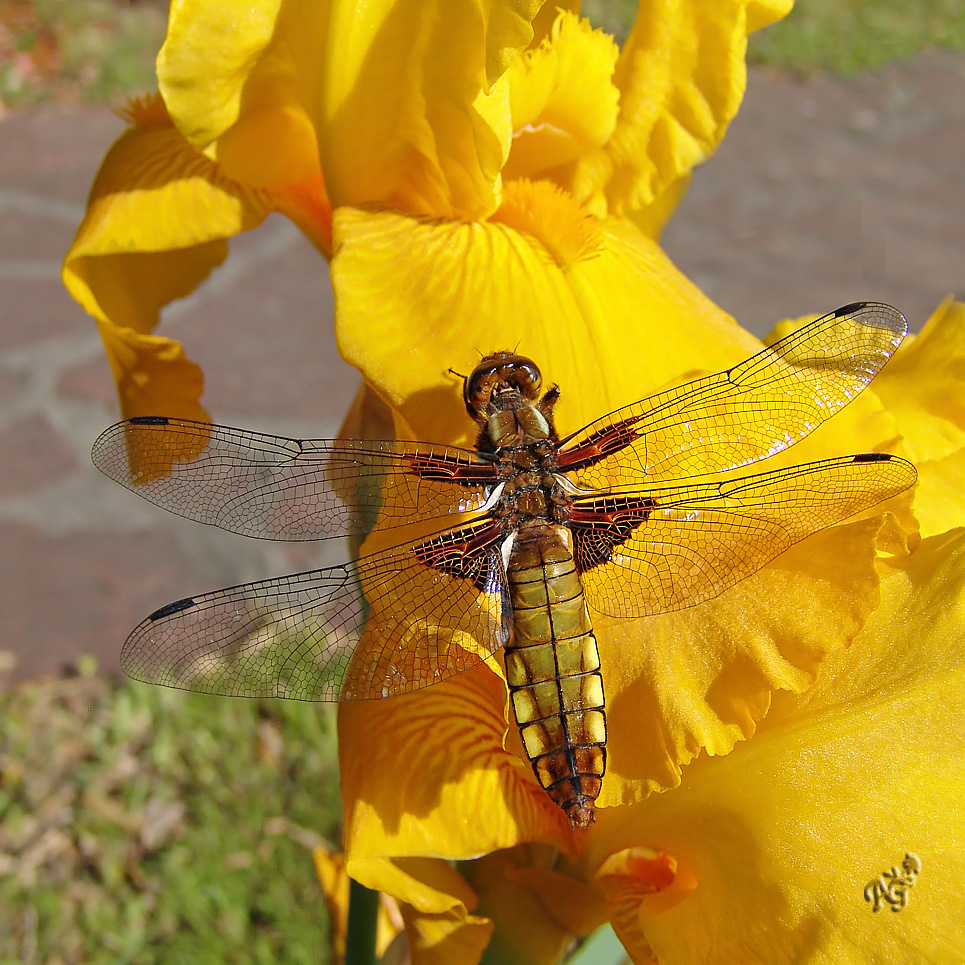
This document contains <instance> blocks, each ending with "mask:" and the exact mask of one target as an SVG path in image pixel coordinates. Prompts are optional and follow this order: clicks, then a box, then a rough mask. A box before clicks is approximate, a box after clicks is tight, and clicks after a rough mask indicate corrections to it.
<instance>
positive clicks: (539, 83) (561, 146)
mask: <svg viewBox="0 0 965 965" xmlns="http://www.w3.org/2000/svg"><path fill="white" fill-rule="evenodd" d="M618 55H619V48H618V47H617V45H616V44H615V43H614V41H613V38H612V37H610V36H608V35H607V34H605V33H603V31H602V30H593V29H592V27H591V26H590V24H589V22H588V21H586V20H580V19H579V18H578V17H576V16H574V15H573V14H569V13H565V12H564V13H561V14H559V17H558V19H557V20H556V23H555V24H554V25H553V28H552V31H551V32H550V34H549V36H547V37H546V38H545V39H544V40H543V42H542V43H541V44H540V46H539V47H537V48H535V49H533V50H528V51H526V53H524V54H523V55H522V56H521V57H520V58H519V59H518V60H516V61H515V63H514V64H513V65H512V67H511V68H510V70H509V74H508V79H509V87H510V100H511V104H512V117H513V147H512V151H511V152H510V155H509V160H508V161H507V163H506V166H505V168H504V169H503V177H504V178H506V179H510V178H517V177H523V176H525V177H529V178H537V177H544V176H551V174H550V173H549V172H552V171H553V169H555V168H558V167H560V166H563V165H570V164H571V163H572V162H573V161H575V160H576V159H577V158H579V157H582V156H583V155H585V154H588V153H590V152H591V151H594V150H598V149H599V148H601V147H602V146H603V145H604V144H605V143H606V140H607V138H608V137H609V136H610V134H611V133H612V131H613V128H614V125H615V124H616V120H617V101H618V99H619V92H618V91H617V89H616V87H615V86H614V85H613V83H612V81H611V77H612V75H613V69H614V67H615V65H616V60H617V56H618Z"/></svg>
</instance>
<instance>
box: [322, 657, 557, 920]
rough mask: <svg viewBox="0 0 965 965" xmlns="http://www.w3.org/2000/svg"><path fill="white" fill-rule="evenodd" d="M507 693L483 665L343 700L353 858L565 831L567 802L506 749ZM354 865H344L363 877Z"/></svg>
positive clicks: (548, 836) (460, 851)
mask: <svg viewBox="0 0 965 965" xmlns="http://www.w3.org/2000/svg"><path fill="white" fill-rule="evenodd" d="M505 700H506V696H505V690H504V686H503V682H502V680H501V679H500V678H499V677H498V676H496V675H495V674H493V673H492V672H491V671H490V670H489V669H488V668H487V667H486V666H480V667H478V668H477V669H475V670H471V671H469V672H467V673H464V674H461V675H460V676H458V677H455V678H453V679H452V680H449V681H447V682H444V683H440V684H436V685H435V686H433V687H429V688H428V689H426V690H424V691H421V692H419V693H416V694H413V695H411V696H406V697H399V698H393V699H391V700H378V701H358V702H354V703H345V704H342V705H341V706H340V707H339V759H340V762H341V774H342V796H343V800H344V806H345V850H346V853H347V854H348V855H349V856H350V859H351V860H352V861H353V862H354V861H363V860H367V859H369V858H378V859H381V858H385V857H390V858H391V857H400V856H405V855H412V854H417V855H435V856H440V857H446V858H470V857H475V856H477V855H479V854H482V853H485V852H488V851H495V850H497V849H500V848H507V847H511V846H512V845H515V844H518V843H520V842H522V841H539V840H551V841H553V840H555V841H557V842H558V843H560V844H561V845H562V844H563V842H565V841H566V840H567V833H568V831H567V828H565V827H564V823H565V819H564V817H563V812H562V811H560V810H559V809H558V808H556V807H555V805H553V804H552V803H551V802H550V800H549V798H548V797H547V796H546V794H545V793H544V792H543V791H542V790H541V789H540V788H539V786H538V785H537V784H536V780H535V778H534V777H533V775H532V771H531V770H530V768H529V765H528V764H526V763H524V762H523V761H522V760H519V759H517V758H516V757H514V756H512V755H510V754H507V753H506V752H505V751H504V750H503V736H504V734H505V733H506V720H505V717H504V704H505ZM386 735H391V737H390V738H389V739H386ZM454 815H455V816H459V815H463V816H464V819H459V818H458V817H457V818H455V819H454V817H453V816H454ZM360 867H361V866H357V865H355V864H352V865H351V866H350V868H349V871H350V873H351V875H352V877H354V878H358V879H359V880H362V881H365V880H366V879H364V878H361V877H360V876H359V874H358V873H356V872H357V870H358V869H359V868H360ZM376 886H377V887H379V888H381V889H382V890H386V891H389V892H390V893H392V894H394V895H396V896H398V897H401V898H402V899H403V900H406V901H411V899H409V898H405V896H404V895H400V893H399V892H398V891H397V890H393V889H392V888H390V887H387V886H386V885H385V884H384V882H383V883H377V885H376ZM426 910H428V909H426ZM436 911H438V909H436Z"/></svg>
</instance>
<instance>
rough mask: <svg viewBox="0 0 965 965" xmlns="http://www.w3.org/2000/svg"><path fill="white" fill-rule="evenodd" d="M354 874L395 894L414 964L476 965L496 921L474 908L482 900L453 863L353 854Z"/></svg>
mask: <svg viewBox="0 0 965 965" xmlns="http://www.w3.org/2000/svg"><path fill="white" fill-rule="evenodd" d="M348 868H349V872H350V873H351V875H352V877H353V878H354V879H355V880H357V881H359V882H361V883H362V884H364V885H365V886H366V887H368V888H373V889H378V890H381V891H383V892H384V893H386V894H389V895H392V897H393V898H395V899H396V900H397V901H398V902H399V910H400V912H401V914H402V918H403V921H404V922H405V932H406V937H407V938H408V942H409V952H410V954H411V960H412V962H413V963H414V965H475V963H477V962H478V961H479V959H480V957H481V955H482V952H483V950H484V949H485V948H486V946H487V945H488V944H489V940H490V937H491V935H492V931H493V926H492V922H491V921H489V920H488V919H487V918H484V917H481V916H479V915H474V914H471V913H470V912H471V911H472V910H473V909H474V908H475V907H476V905H477V904H478V902H479V899H478V897H477V895H476V894H475V892H474V891H473V890H472V888H471V887H470V886H469V885H468V884H467V882H466V880H465V879H464V878H463V877H462V876H461V875H460V874H459V872H458V871H456V869H455V868H453V867H452V866H451V865H450V864H449V863H448V862H446V861H441V860H439V859H438V858H422V857H419V858H398V859H395V860H389V859H387V858H353V857H351V855H349V861H348Z"/></svg>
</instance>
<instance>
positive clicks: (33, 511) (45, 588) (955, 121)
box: [0, 52, 965, 676]
mask: <svg viewBox="0 0 965 965" xmlns="http://www.w3.org/2000/svg"><path fill="white" fill-rule="evenodd" d="M121 126H122V125H121V122H120V121H119V120H118V119H117V118H116V117H114V116H113V115H111V114H110V113H109V112H108V111H106V110H94V109H90V108H85V109H74V110H71V111H66V112H63V111H43V112H38V113H36V114H30V115H14V116H11V117H8V118H6V119H5V120H3V121H2V122H0V293H2V297H0V453H2V458H0V568H2V578H0V650H10V651H13V652H14V653H15V654H16V655H17V658H18V670H17V673H18V674H19V675H20V676H30V675H35V674H39V673H47V672H56V671H58V670H59V669H60V668H61V667H62V666H63V665H64V664H67V663H70V662H71V661H72V660H74V659H76V657H77V656H78V655H79V654H82V653H94V654H95V655H96V656H97V657H98V658H99V660H100V663H101V666H102V667H103V668H104V669H105V670H106V671H112V670H115V669H116V667H117V654H118V652H119V650H120V645H121V643H122V641H123V639H124V637H125V635H126V633H127V632H128V631H129V630H130V629H131V628H132V627H133V626H134V625H135V624H136V623H137V622H138V621H139V620H140V619H142V618H143V617H144V615H145V614H146V613H148V612H149V611H150V610H152V609H154V608H155V607H157V606H159V605H161V604H163V603H167V602H169V601H171V600H173V599H176V598H178V597H180V596H184V595H188V594H190V593H194V592H198V591H201V590H204V589H210V588H214V587H216V586H223V585H227V584H231V583H236V582H241V581H245V580H251V579H257V578H259V577H263V576H269V575H276V574H279V573H283V572H291V571H294V570H297V569H303V568H307V567H309V566H313V565H325V564H326V563H331V562H337V561H338V560H339V559H340V558H342V553H343V550H342V548H341V547H340V546H338V545H334V546H328V545H326V544H312V545H306V544H299V545H293V546H288V545H284V544H270V543H262V542H258V541H254V540H245V539H243V538H242V537H236V536H232V535H230V534H226V533H221V532H219V531H216V530H213V529H211V528H208V527H203V526H199V525H197V524H193V523H189V522H187V521H185V520H181V519H178V518H175V517H171V516H168V515H167V514H164V513H162V512H161V511H160V510H156V509H154V508H152V507H150V506H148V505H147V504H145V503H144V502H143V501H142V500H140V499H138V498H137V497H135V496H133V495H132V494H130V493H127V492H125V491H124V490H122V489H120V488H119V487H117V486H115V485H114V484H112V483H110V482H109V481H107V480H106V479H104V478H103V477H101V476H100V475H99V474H98V473H97V472H96V470H94V469H93V467H92V466H91V465H90V461H89V450H90V445H91V443H92V442H93V440H94V438H95V437H96V435H97V434H98V432H99V431H101V430H102V429H103V428H104V427H105V426H107V425H109V424H110V423H112V422H114V421H116V419H117V409H116V403H115V401H114V390H113V385H112V383H111V379H110V375H109V372H108V367H107V362H106V360H105V359H104V356H103V353H102V350H101V347H100V341H99V339H98V338H97V335H96V333H95V330H94V325H93V323H92V322H91V321H90V319H88V318H87V317H86V316H85V315H84V314H83V312H81V310H80V309H79V308H78V307H77V306H76V305H75V304H74V303H73V301H71V300H70V298H69V297H68V296H67V295H66V293H65V292H64V290H63V288H62V286H61V284H60V280H59V275H60V260H61V258H62V256H63V253H64V251H65V250H66V248H67V246H68V244H69V242H70V240H71V238H72V236H73V233H74V230H75V228H76V225H77V223H78V222H79V220H80V217H81V215H82V212H83V204H84V199H85V197H86V194H87V190H88V188H89V185H90V182H91V179H92V177H93V174H94V172H95V170H96V167H97V164H98V162H99V160H100V158H101V156H102V155H103V153H104V151H105V150H106V148H107V146H108V144H109V143H110V141H111V140H112V139H113V137H115V136H116V135H117V134H118V133H119V132H120V130H121ZM962 157H965V58H963V57H962V56H959V55H953V54H948V53H941V52H936V53H931V54H928V55H925V56H921V57H919V58H917V59H916V60H914V61H911V62H909V63H906V64H899V65H893V66H891V67H889V68H888V69H886V70H883V71H880V72H878V73H876V74H869V75H865V76H862V77H860V78H858V79H856V80H850V81H843V80H838V79H829V78H825V79H818V80H814V81H807V82H805V81H799V80H794V79H790V78H787V77H784V76H781V75H778V74H775V73H773V72H771V71H767V70H754V71H752V72H751V77H750V84H749V89H748V95H747V98H746V101H745V105H744V107H743V109H742V111H741V113H740V114H739V116H738V118H737V120H736V121H735V122H734V124H733V125H732V127H731V131H730V133H729V135H728V137H727V139H726V140H725V142H724V145H723V147H722V148H721V150H720V151H719V152H718V154H717V156H716V157H715V158H713V159H712V161H711V162H710V163H708V164H707V165H706V166H705V167H703V168H702V169H700V170H699V171H698V172H697V173H696V175H695V178H694V182H693V186H692V189H691V191H690V193H689V194H688V196H687V198H686V199H685V201H684V203H683V205H682V208H681V210H680V211H679V212H678V214H677V215H676V217H675V218H674V219H673V221H672V222H671V224H670V226H669V227H668V230H667V233H666V236H665V239H664V242H665V245H666V247H667V249H668V251H669V252H670V254H671V256H672V257H673V258H674V259H675V260H676V261H677V263H678V264H679V265H680V266H681V268H682V269H683V270H684V271H685V272H686V273H687V274H688V275H690V276H691V277H692V278H694V279H695V281H697V283H698V284H700V285H701V286H702V287H703V288H704V289H705V290H706V291H707V293H708V294H709V295H710V296H711V297H712V298H714V299H716V300H717V301H718V302H719V303H720V304H721V305H722V306H723V307H724V308H726V309H727V310H728V311H730V312H732V313H733V314H734V315H735V316H736V317H737V318H738V319H739V320H741V321H742V322H743V323H744V324H746V325H748V326H749V327H751V328H752V329H753V330H755V331H757V332H758V333H761V334H763V333H764V332H765V331H766V330H767V329H768V328H769V327H770V325H771V324H772V323H773V321H775V320H776V319H778V318H781V317H786V316H789V315H797V314H803V313H805V312H809V311H813V312H820V311H825V310H829V309H831V308H834V307H837V306H838V305H840V304H844V303H846V302H849V301H853V300H855V299H860V298H874V299H881V300H885V301H891V302H893V303H894V304H896V305H897V306H898V307H900V308H901V309H902V310H903V311H905V312H906V314H907V315H908V316H909V319H910V320H911V322H912V325H913V327H920V326H921V324H922V323H923V322H924V320H925V318H927V316H928V314H929V312H930V311H931V309H932V308H933V307H934V306H935V305H936V304H937V302H938V301H939V300H940V299H941V298H942V297H943V296H944V295H945V294H946V293H947V292H948V291H954V290H957V291H958V293H959V294H962V293H963V291H965V283H963V282H965V279H963V253H965V219H963V217H962V214H963V210H965V179H963V178H962V176H961V158H962ZM164 326H165V331H168V332H170V333H171V334H172V335H174V336H175V337H177V338H179V339H182V340H183V341H184V342H185V344H186V346H187V349H188V354H189V355H190V357H192V358H193V359H195V360H196V361H198V362H199V363H201V365H202V366H203V368H204V370H205V377H206V394H205V400H206V403H207V404H208V406H209V408H210V410H211V411H212V414H213V415H214V417H215V418H216V419H217V420H218V421H220V422H225V423H228V424H234V425H244V426H247V427H250V428H255V429H263V430H267V431H274V432H281V433H286V434H294V435H313V436H325V435H330V434H333V433H334V432H335V431H336V430H337V427H338V424H339V421H340V419H341V415H342V414H343V413H344V411H345V408H346V407H347V405H348V402H349V400H350V399H351V397H352V394H353V392H354V391H355V388H356V386H357V383H358V378H357V375H356V374H355V373H354V371H353V370H352V369H350V368H349V367H348V366H346V365H345V364H344V363H343V362H342V361H341V360H340V359H339V358H338V356H337V354H336V352H335V347H334V340H333V336H332V306H331V289H330V286H329V283H328V278H327V274H326V271H325V266H324V264H323V262H322V261H321V260H320V258H319V256H318V255H317V254H316V253H315V251H314V250H313V249H312V248H311V246H310V245H309V244H308V242H306V241H305V240H304V239H303V238H302V237H301V236H300V235H299V234H298V232H297V231H296V230H295V229H294V228H293V227H291V225H289V224H288V223H287V222H285V221H284V220H283V219H280V218H272V219H269V221H268V222H267V223H266V224H265V225H264V226H263V227H262V228H260V229H258V231H256V232H252V233H251V234H250V235H248V236H246V237H244V238H242V239H239V240H238V242H237V243H236V244H234V245H233V248H232V255H231V257H230V258H229V259H228V262H227V263H226V265H225V267H224V268H223V269H221V270H220V271H218V272H216V273H215V275H213V276H212V279H211V281H210V282H209V283H208V284H207V285H206V286H204V287H203V288H202V290H201V291H200V292H198V293H197V294H196V295H194V296H192V297H191V298H189V299H187V300H185V301H183V302H180V303H178V304H177V305H175V306H172V307H171V309H170V310H169V311H168V312H167V313H166V315H165V321H164ZM253 346H255V347H256V348H253Z"/></svg>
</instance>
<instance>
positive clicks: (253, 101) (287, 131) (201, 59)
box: [157, 0, 329, 189]
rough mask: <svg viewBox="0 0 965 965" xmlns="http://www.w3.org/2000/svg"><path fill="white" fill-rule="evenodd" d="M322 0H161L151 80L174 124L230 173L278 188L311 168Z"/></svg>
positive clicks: (316, 171) (308, 174)
mask: <svg viewBox="0 0 965 965" xmlns="http://www.w3.org/2000/svg"><path fill="white" fill-rule="evenodd" d="M328 16H329V11H328V4H319V3H291V2H283V0H257V2H255V3H238V2H231V0H226V2H224V3H206V2H201V0H180V2H175V3H172V4H171V10H170V14H169V17H168V33H167V37H166V38H165V41H164V45H163V47H162V48H161V52H160V54H159V55H158V64H157V70H158V83H159V85H160V88H161V91H162V93H163V94H164V99H165V101H166V103H167V105H168V109H169V110H170V112H171V116H172V117H173V118H174V122H175V124H176V125H177V127H178V129H179V130H180V131H181V132H182V133H183V134H184V136H185V137H186V138H187V139H188V140H189V141H190V142H191V144H193V145H194V147H195V148H196V149H197V150H199V151H206V152H207V153H208V154H209V156H211V157H212V158H216V159H217V160H218V161H219V163H220V164H221V167H222V169H223V170H224V171H225V172H226V173H227V174H228V175H229V176H230V177H233V178H235V179H236V180H239V181H242V182H243V183H246V184H251V185H253V186H256V187H264V188H272V189H280V188H283V187H284V186H286V185H289V184H298V183H302V182H304V181H308V180H311V179H313V178H317V177H318V176H319V175H320V168H319V162H318V146H317V143H316V135H315V129H314V111H315V108H316V104H317V100H318V96H319V92H318V89H317V88H318V74H319V71H320V60H321V57H320V51H321V50H322V49H324V42H325V39H326V30H327V20H328Z"/></svg>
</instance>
